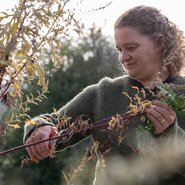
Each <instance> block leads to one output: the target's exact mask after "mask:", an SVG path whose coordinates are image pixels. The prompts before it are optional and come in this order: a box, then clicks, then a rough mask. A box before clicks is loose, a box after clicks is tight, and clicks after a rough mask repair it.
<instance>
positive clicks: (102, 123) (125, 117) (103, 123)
mask: <svg viewBox="0 0 185 185" xmlns="http://www.w3.org/2000/svg"><path fill="white" fill-rule="evenodd" d="M142 114H144V113H139V114H137V115H131V116H129V115H120V116H121V117H122V119H123V120H129V119H132V118H133V117H136V116H140V115H142ZM111 118H112V117H109V118H104V119H102V120H100V121H97V122H95V123H94V124H92V125H90V126H89V127H88V130H93V129H96V128H101V127H104V128H106V127H108V123H107V121H109V120H110V119H111ZM69 128H70V127H69ZM75 133H77V132H75ZM73 134H74V133H73ZM67 136H69V134H68V133H67V134H66V133H62V134H61V135H59V136H55V137H50V138H47V139H44V140H40V141H36V142H33V143H29V144H23V145H20V146H17V147H14V148H10V149H8V150H5V151H2V152H0V157H1V156H3V155H6V154H8V153H11V152H15V151H17V150H20V149H23V148H27V147H30V146H33V145H36V144H40V143H43V142H46V141H52V140H61V139H62V138H64V137H67ZM70 138H71V137H70Z"/></svg>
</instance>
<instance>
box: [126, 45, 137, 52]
mask: <svg viewBox="0 0 185 185" xmlns="http://www.w3.org/2000/svg"><path fill="white" fill-rule="evenodd" d="M136 49H137V46H130V47H128V48H127V50H128V51H135V50H136Z"/></svg>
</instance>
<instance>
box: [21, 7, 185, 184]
mask: <svg viewBox="0 0 185 185" xmlns="http://www.w3.org/2000/svg"><path fill="white" fill-rule="evenodd" d="M114 29H115V45H116V48H117V50H118V51H119V60H120V62H121V64H122V65H123V67H124V69H125V71H126V72H127V74H128V75H125V76H122V77H118V78H115V79H110V78H107V77H106V78H104V79H102V80H101V81H100V82H99V83H98V84H95V85H91V86H89V87H87V88H86V89H84V90H83V91H82V92H81V93H80V94H79V95H77V96H76V97H74V98H73V99H72V100H71V101H70V102H69V103H68V104H67V105H65V106H64V107H63V108H61V109H60V110H59V111H58V112H57V113H56V112H55V113H52V114H48V115H41V116H38V117H35V118H33V121H34V123H36V125H30V124H29V125H26V126H25V135H24V141H25V143H27V144H29V143H32V142H36V141H39V140H43V139H47V138H49V137H51V136H57V135H58V134H61V133H63V131H65V130H63V129H61V130H59V129H57V127H56V124H57V123H58V122H60V121H59V119H58V118H59V117H62V116H64V115H67V116H68V117H71V119H70V122H71V123H73V122H74V121H75V119H76V118H77V117H79V116H80V115H86V116H87V117H88V118H90V120H91V121H92V122H93V123H95V122H98V121H99V120H103V119H105V118H109V117H112V116H114V115H117V114H125V113H126V112H127V111H128V106H129V104H130V101H129V98H128V97H127V96H125V95H123V92H127V93H128V94H129V96H130V97H131V98H134V96H135V95H136V94H137V93H138V90H137V89H140V90H142V89H143V90H144V91H145V93H144V94H145V98H151V94H152V95H153V94H154V93H156V92H157V91H158V90H157V88H156V87H155V84H156V83H158V82H164V83H174V84H185V79H184V78H183V77H180V73H181V71H182V69H183V67H184V54H185V49H184V48H183V47H182V46H183V44H184V37H183V35H182V32H181V31H179V30H178V28H177V26H176V25H175V24H173V23H172V22H171V21H169V20H168V19H167V18H166V17H165V16H164V15H162V14H161V13H160V11H159V10H157V9H155V8H153V7H147V6H137V7H134V8H132V9H130V10H128V11H127V12H125V13H123V14H122V15H121V16H120V17H119V18H118V19H117V21H116V22H115V27H114ZM133 87H137V88H133ZM149 89H150V90H149ZM146 117H147V119H148V120H150V121H151V122H152V125H153V132H152V133H151V135H150V138H152V139H151V141H154V142H155V141H157V142H158V141H159V138H161V137H164V136H165V137H167V138H168V141H169V140H171V141H169V142H168V143H170V142H171V143H172V142H173V141H172V140H174V138H175V137H176V136H177V134H178V133H181V134H183V131H182V129H181V128H180V127H179V126H178V125H181V124H182V121H183V118H181V117H178V116H176V113H175V112H174V111H173V110H172V109H171V108H170V107H169V106H168V105H167V104H164V103H162V102H161V101H154V102H153V104H152V105H151V106H150V107H149V108H147V109H146ZM143 125H144V124H143V123H142V122H141V121H140V120H139V119H137V118H133V119H132V120H131V123H130V124H128V126H127V130H126V131H124V135H122V137H123V138H124V139H123V140H121V141H120V140H119V139H118V137H119V136H118V135H117V132H114V131H112V132H109V131H107V132H106V131H105V130H101V129H94V130H87V131H86V132H85V133H84V132H83V133H81V134H80V133H78V134H74V135H73V137H72V138H71V139H70V140H69V141H68V142H58V143H57V146H56V149H57V150H61V149H64V148H66V147H68V146H71V145H73V144H75V143H77V142H79V141H81V140H82V139H84V138H86V137H87V136H89V135H91V136H92V137H93V140H94V141H95V142H98V146H99V147H98V149H97V153H98V154H100V155H101V154H105V153H106V155H105V161H106V163H107V166H108V164H109V161H111V159H110V156H114V155H119V156H120V155H121V156H123V157H125V158H127V157H130V156H133V154H135V153H136V152H135V151H136V150H137V151H138V150H140V147H141V143H142V141H140V138H142V137H139V135H138V133H137V131H138V128H139V126H142V127H143ZM49 144H50V143H49V142H44V143H40V144H37V145H33V146H31V147H28V148H27V151H28V153H29V156H30V158H31V159H32V160H33V161H35V162H38V161H39V160H42V159H44V158H46V157H48V156H49V155H50V153H51V150H52V147H53V146H51V147H48V145H49ZM149 145H151V143H150V144H149ZM153 146H154V145H151V148H152V149H153ZM151 148H150V149H151ZM141 150H142V149H141ZM100 155H99V156H100ZM108 159H109V160H108ZM98 164H100V163H98ZM96 170H97V171H98V170H99V166H98V165H97V168H96ZM101 175H102V173H100V171H98V172H96V178H95V181H94V184H119V183H120V184H123V183H124V182H116V180H115V179H114V180H113V178H112V176H111V174H110V173H109V172H107V174H106V173H104V176H101ZM98 176H99V177H100V176H101V178H99V177H98ZM108 177H111V178H108ZM173 177H174V176H173ZM175 177H176V176H175ZM102 178H103V179H102ZM107 179H108V180H107ZM138 179H139V178H138ZM174 179H175V178H174ZM174 179H173V180H174ZM182 179H183V178H182ZM150 180H151V179H150ZM171 180H172V179H170V182H171ZM177 181H179V180H176V179H175V180H174V182H175V183H178V182H177ZM137 182H138V183H140V182H142V180H138V181H137ZM164 182H165V181H164V180H162V181H161V180H157V179H156V178H155V180H154V179H153V180H152V182H151V181H150V182H149V184H150V185H151V184H163V183H164ZM184 182H185V180H184ZM146 183H147V182H146V181H144V182H143V184H146ZM166 183H168V182H167V180H166ZM129 184H131V183H129ZM134 184H137V183H136V182H135V181H134ZM181 184H182V183H181Z"/></svg>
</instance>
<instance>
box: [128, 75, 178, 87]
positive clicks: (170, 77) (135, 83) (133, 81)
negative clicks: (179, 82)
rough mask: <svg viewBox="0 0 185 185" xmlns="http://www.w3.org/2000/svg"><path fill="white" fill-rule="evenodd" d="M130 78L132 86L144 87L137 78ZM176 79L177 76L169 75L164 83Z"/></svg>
mask: <svg viewBox="0 0 185 185" xmlns="http://www.w3.org/2000/svg"><path fill="white" fill-rule="evenodd" d="M128 78H129V83H130V84H131V86H137V87H139V88H144V86H143V84H141V83H140V82H138V81H137V80H135V79H133V78H131V77H128ZM174 80H175V77H173V76H172V75H169V76H168V78H167V79H166V80H165V81H164V82H163V83H172V82H173V81H174ZM144 89H145V88H144Z"/></svg>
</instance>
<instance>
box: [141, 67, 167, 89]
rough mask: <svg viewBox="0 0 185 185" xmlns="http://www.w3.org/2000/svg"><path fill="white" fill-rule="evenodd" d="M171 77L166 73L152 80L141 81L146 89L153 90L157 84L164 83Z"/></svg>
mask: <svg viewBox="0 0 185 185" xmlns="http://www.w3.org/2000/svg"><path fill="white" fill-rule="evenodd" d="M168 77H169V72H168V71H164V72H163V73H160V74H157V75H155V76H154V77H153V78H151V79H150V80H146V81H139V82H140V83H141V84H142V85H143V86H144V87H146V88H150V89H153V88H154V87H155V86H156V85H157V84H160V83H162V82H164V81H165V80H166V79H167V78H168Z"/></svg>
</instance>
